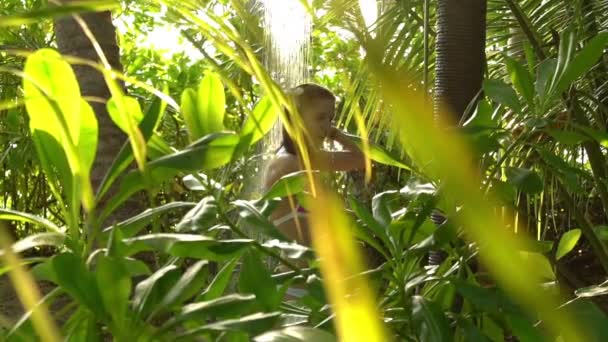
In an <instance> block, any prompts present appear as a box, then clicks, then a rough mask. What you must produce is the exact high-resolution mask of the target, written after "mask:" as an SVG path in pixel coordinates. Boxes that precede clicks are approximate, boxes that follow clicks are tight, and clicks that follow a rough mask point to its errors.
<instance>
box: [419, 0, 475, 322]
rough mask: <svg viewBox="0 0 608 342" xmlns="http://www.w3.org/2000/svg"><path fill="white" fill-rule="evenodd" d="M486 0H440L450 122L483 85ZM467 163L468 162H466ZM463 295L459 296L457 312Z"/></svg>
mask: <svg viewBox="0 0 608 342" xmlns="http://www.w3.org/2000/svg"><path fill="white" fill-rule="evenodd" d="M486 9H487V3H486V0H438V1H437V43H436V44H437V46H436V62H435V89H434V90H435V97H434V99H433V101H434V113H435V117H436V118H439V115H440V114H441V113H443V112H442V111H441V109H447V110H449V112H450V113H451V118H442V119H448V123H450V124H454V123H458V122H459V121H460V120H461V119H462V116H463V115H464V113H465V110H466V109H467V107H468V105H469V103H471V101H473V99H475V97H476V96H477V94H478V93H479V91H480V90H481V87H482V81H483V74H484V70H485V46H486ZM463 162H466V161H463ZM431 220H432V221H433V222H434V223H435V224H436V225H440V224H441V223H443V222H444V221H445V220H446V217H445V216H444V215H443V214H442V213H440V212H435V213H434V215H432V216H431ZM445 257H446V254H445V252H443V251H440V250H438V251H430V252H429V257H428V263H429V264H430V265H439V264H441V263H442V262H443V260H445ZM461 305H462V298H460V297H457V300H456V302H455V308H454V309H455V311H458V310H460V307H461Z"/></svg>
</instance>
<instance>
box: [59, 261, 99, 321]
mask: <svg viewBox="0 0 608 342" xmlns="http://www.w3.org/2000/svg"><path fill="white" fill-rule="evenodd" d="M51 266H52V270H53V272H54V274H55V278H56V281H57V284H58V285H59V286H61V288H62V289H63V290H65V291H66V292H67V293H68V294H70V296H71V297H72V298H74V299H75V300H76V301H78V302H79V303H80V304H81V305H84V306H86V307H87V308H88V309H89V310H91V311H92V312H94V313H95V314H96V315H97V316H98V317H103V315H104V312H105V311H104V310H103V308H104V305H103V302H102V297H101V293H100V291H99V287H98V285H97V282H96V281H95V276H94V274H93V273H91V272H90V271H89V270H87V269H86V267H85V264H84V261H83V260H82V259H81V258H79V257H78V256H76V255H74V254H71V253H63V254H58V255H56V256H54V257H53V258H52V259H51Z"/></svg>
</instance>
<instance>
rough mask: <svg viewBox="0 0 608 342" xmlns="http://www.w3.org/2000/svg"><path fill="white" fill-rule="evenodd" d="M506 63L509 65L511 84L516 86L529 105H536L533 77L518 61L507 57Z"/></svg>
mask: <svg viewBox="0 0 608 342" xmlns="http://www.w3.org/2000/svg"><path fill="white" fill-rule="evenodd" d="M504 58H505V62H506V64H507V70H508V71H509V76H510V77H511V82H513V85H514V86H515V89H517V91H518V92H519V94H520V95H521V96H523V98H524V99H525V100H526V102H528V105H530V106H531V105H532V104H533V103H534V83H533V82H532V75H530V73H529V72H528V70H526V68H525V67H524V66H523V65H521V64H520V63H519V62H518V61H516V60H514V59H513V58H510V57H508V56H505V57H504Z"/></svg>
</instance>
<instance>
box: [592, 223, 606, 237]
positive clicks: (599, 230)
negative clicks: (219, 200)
mask: <svg viewBox="0 0 608 342" xmlns="http://www.w3.org/2000/svg"><path fill="white" fill-rule="evenodd" d="M593 231H594V232H595V234H596V235H597V237H598V238H600V239H601V240H604V241H608V226H606V225H599V226H595V227H593Z"/></svg>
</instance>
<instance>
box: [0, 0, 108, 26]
mask: <svg viewBox="0 0 608 342" xmlns="http://www.w3.org/2000/svg"><path fill="white" fill-rule="evenodd" d="M119 6H120V3H119V2H118V1H116V0H86V1H73V2H68V3H64V4H61V6H45V7H43V8H40V9H35V10H28V11H27V12H26V13H19V14H13V15H10V16H4V17H0V27H2V26H21V25H28V24H37V23H40V21H41V20H44V19H49V18H59V17H63V16H68V15H72V14H78V13H86V12H101V11H108V10H112V9H115V8H118V7H119Z"/></svg>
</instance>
